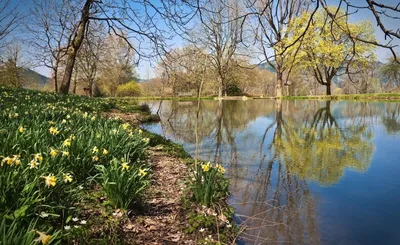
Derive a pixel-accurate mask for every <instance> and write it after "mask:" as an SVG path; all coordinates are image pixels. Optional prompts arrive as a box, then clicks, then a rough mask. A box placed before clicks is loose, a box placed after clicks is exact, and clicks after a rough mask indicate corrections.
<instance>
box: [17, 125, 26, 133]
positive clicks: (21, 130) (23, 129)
mask: <svg viewBox="0 0 400 245" xmlns="http://www.w3.org/2000/svg"><path fill="white" fill-rule="evenodd" d="M18 131H19V132H20V133H21V134H22V133H23V132H24V131H25V128H24V127H22V126H21V127H19V129H18Z"/></svg>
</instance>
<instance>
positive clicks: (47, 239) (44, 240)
mask: <svg viewBox="0 0 400 245" xmlns="http://www.w3.org/2000/svg"><path fill="white" fill-rule="evenodd" d="M36 233H37V234H39V238H37V239H36V240H35V241H36V242H41V243H42V244H43V245H46V244H48V243H49V242H50V240H51V235H47V234H46V233H43V232H40V231H36Z"/></svg>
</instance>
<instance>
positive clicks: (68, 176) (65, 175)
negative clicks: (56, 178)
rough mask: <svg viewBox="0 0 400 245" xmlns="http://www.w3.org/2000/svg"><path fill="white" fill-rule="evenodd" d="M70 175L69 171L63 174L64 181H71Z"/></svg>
mask: <svg viewBox="0 0 400 245" xmlns="http://www.w3.org/2000/svg"><path fill="white" fill-rule="evenodd" d="M71 182H72V175H71V174H70V173H67V174H64V183H71Z"/></svg>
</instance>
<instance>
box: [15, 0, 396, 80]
mask: <svg viewBox="0 0 400 245" xmlns="http://www.w3.org/2000/svg"><path fill="white" fill-rule="evenodd" d="M18 2H20V8H21V10H22V11H27V10H28V9H29V6H30V3H31V1H30V0H20V1H13V3H15V4H16V3H18ZM151 2H152V3H154V4H157V3H159V1H151ZM351 2H352V3H354V4H359V5H365V2H364V1H361V0H353V1H351ZM381 2H382V3H385V4H387V5H392V6H395V5H397V4H398V3H399V2H400V1H396V0H385V1H383V0H382V1H381ZM337 3H338V0H328V4H330V5H337ZM397 17H399V16H398V15H397ZM350 20H351V21H352V22H353V21H360V20H370V21H372V23H373V24H374V26H375V33H376V37H377V39H378V41H379V42H381V43H387V41H388V40H385V38H384V34H383V33H382V31H381V30H380V29H379V28H377V27H376V20H375V18H374V16H373V14H372V13H371V12H370V11H369V10H359V11H358V12H357V13H356V14H353V15H352V16H351V17H350ZM382 21H383V23H384V24H385V26H386V27H387V28H388V29H394V30H396V29H397V28H399V27H400V20H394V19H390V18H387V17H383V18H382ZM159 24H160V26H161V28H164V26H165V24H163V23H161V22H159ZM18 36H19V37H22V38H26V33H22V34H19V35H18ZM170 43H171V47H179V46H182V45H183V44H184V42H183V41H182V40H180V39H179V38H174V39H173V40H172V41H171V42H170ZM393 44H397V45H400V40H398V39H397V40H395V41H394V42H393ZM142 45H144V46H145V47H149V46H150V44H147V43H142ZM396 51H397V52H399V51H400V49H399V48H398V47H397V48H396ZM377 56H378V59H379V60H380V61H384V60H385V59H387V58H388V57H390V56H391V53H390V51H389V50H387V49H383V48H377ZM155 66H156V64H155V62H154V61H152V62H150V61H148V60H141V62H140V63H139V66H138V67H137V73H138V75H139V77H141V78H145V79H147V78H151V77H154V75H155V74H154V70H155V69H154V67H155ZM35 70H36V71H38V72H39V73H41V74H43V75H46V76H49V75H50V71H49V69H47V68H45V67H37V68H35Z"/></svg>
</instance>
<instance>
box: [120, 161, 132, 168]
mask: <svg viewBox="0 0 400 245" xmlns="http://www.w3.org/2000/svg"><path fill="white" fill-rule="evenodd" d="M121 166H122V169H126V170H128V169H129V168H130V166H129V165H128V163H126V162H123V163H121Z"/></svg>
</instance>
